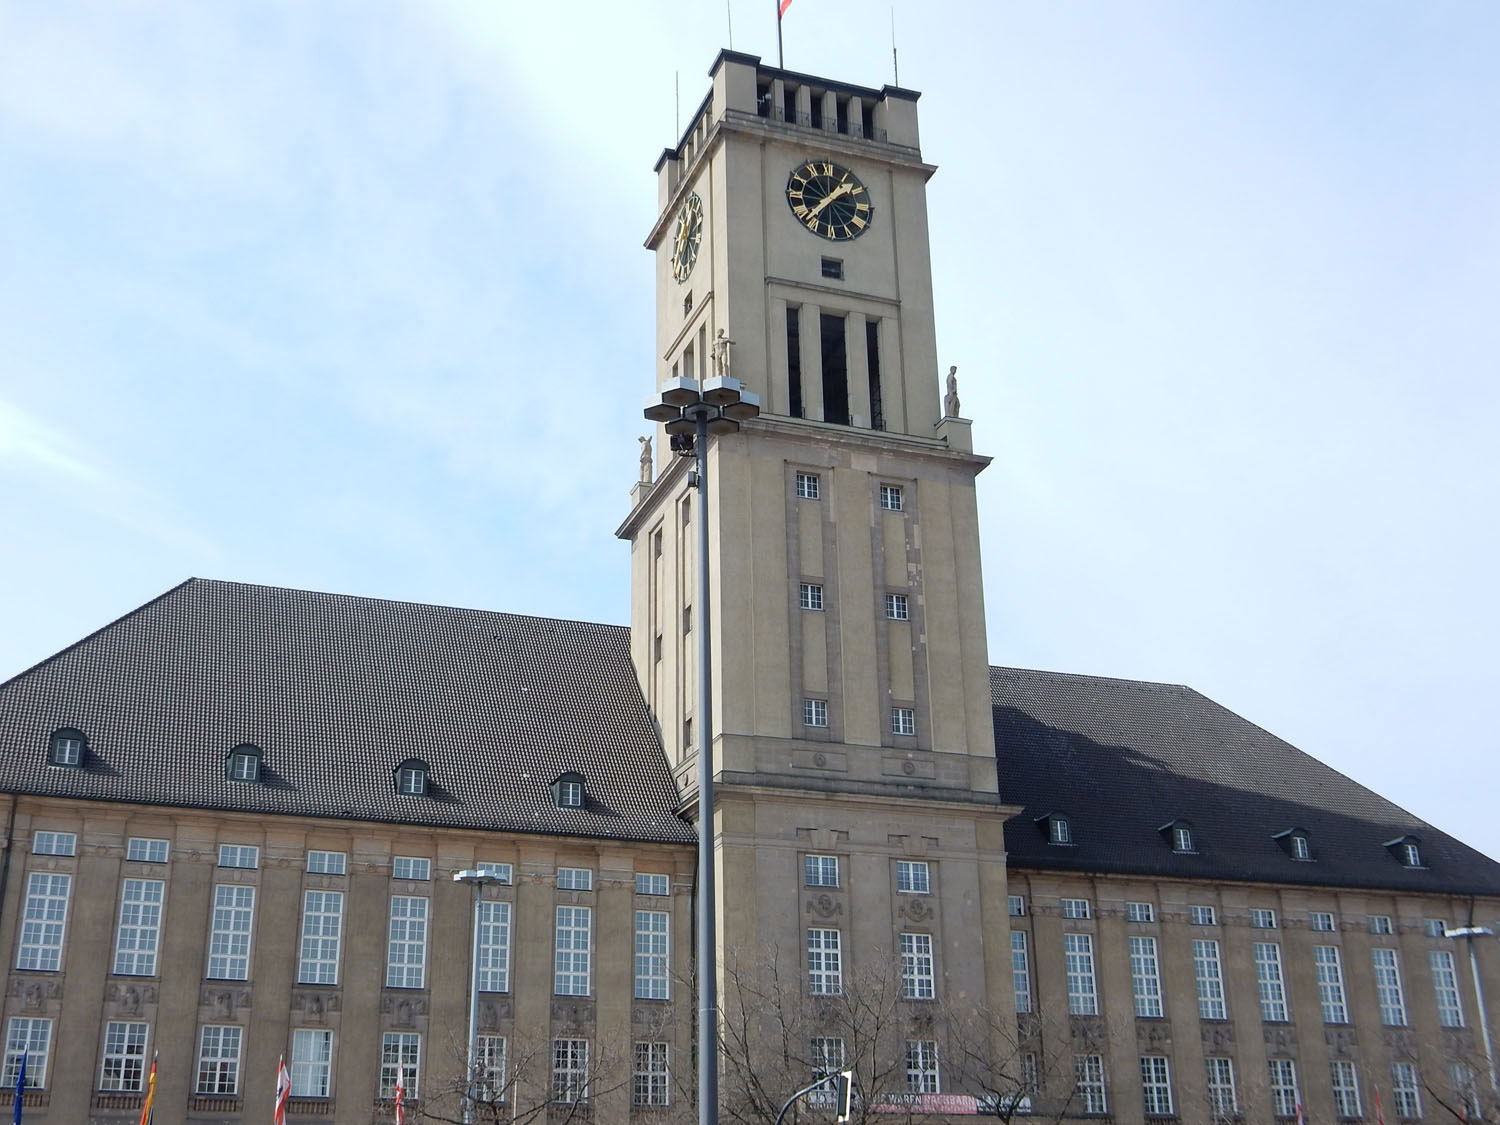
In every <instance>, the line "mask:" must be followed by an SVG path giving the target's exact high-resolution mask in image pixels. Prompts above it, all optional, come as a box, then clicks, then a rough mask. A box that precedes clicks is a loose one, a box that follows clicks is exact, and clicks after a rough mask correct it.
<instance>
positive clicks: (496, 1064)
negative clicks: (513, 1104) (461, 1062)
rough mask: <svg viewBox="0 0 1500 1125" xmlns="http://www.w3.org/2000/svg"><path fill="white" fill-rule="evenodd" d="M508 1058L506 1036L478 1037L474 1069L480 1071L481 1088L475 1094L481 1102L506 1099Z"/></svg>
mask: <svg viewBox="0 0 1500 1125" xmlns="http://www.w3.org/2000/svg"><path fill="white" fill-rule="evenodd" d="M506 1059H507V1054H506V1044H505V1036H503V1035H480V1036H477V1037H476V1050H475V1052H474V1069H475V1070H476V1071H477V1072H478V1076H479V1088H478V1090H476V1091H475V1096H476V1097H477V1098H478V1099H479V1101H480V1102H481V1103H491V1104H498V1103H503V1102H504V1101H505V1093H506V1082H507V1079H506V1075H505V1069H506Z"/></svg>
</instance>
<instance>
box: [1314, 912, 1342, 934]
mask: <svg viewBox="0 0 1500 1125" xmlns="http://www.w3.org/2000/svg"><path fill="white" fill-rule="evenodd" d="M1307 920H1308V922H1309V924H1310V925H1311V926H1312V928H1313V929H1314V930H1315V931H1316V932H1318V933H1320V934H1331V933H1333V932H1334V931H1336V930H1337V929H1338V923H1336V922H1335V921H1334V919H1333V915H1332V914H1330V913H1328V912H1327V911H1326V910H1314V911H1313V912H1312V913H1311V914H1309V915H1308V916H1307Z"/></svg>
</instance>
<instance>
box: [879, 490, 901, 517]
mask: <svg viewBox="0 0 1500 1125" xmlns="http://www.w3.org/2000/svg"><path fill="white" fill-rule="evenodd" d="M902 499H903V498H902V496H901V486H900V485H899V484H882V485H881V486H880V506H881V507H882V508H884V509H885V510H886V511H887V512H899V511H901V508H902Z"/></svg>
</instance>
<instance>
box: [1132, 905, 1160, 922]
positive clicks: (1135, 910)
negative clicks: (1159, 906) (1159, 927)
mask: <svg viewBox="0 0 1500 1125" xmlns="http://www.w3.org/2000/svg"><path fill="white" fill-rule="evenodd" d="M1125 920H1126V921H1127V922H1154V921H1156V912H1155V911H1153V910H1152V909H1151V904H1150V903H1149V902H1127V903H1126V904H1125Z"/></svg>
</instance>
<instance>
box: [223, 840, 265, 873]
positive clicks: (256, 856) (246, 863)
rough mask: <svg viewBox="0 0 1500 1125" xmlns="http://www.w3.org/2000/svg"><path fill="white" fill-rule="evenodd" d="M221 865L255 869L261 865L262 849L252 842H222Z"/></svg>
mask: <svg viewBox="0 0 1500 1125" xmlns="http://www.w3.org/2000/svg"><path fill="white" fill-rule="evenodd" d="M219 866H220V867H245V868H250V869H251V870H254V869H255V868H257V867H259V866H260V849H259V848H257V847H254V846H253V845H250V844H220V845H219Z"/></svg>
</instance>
